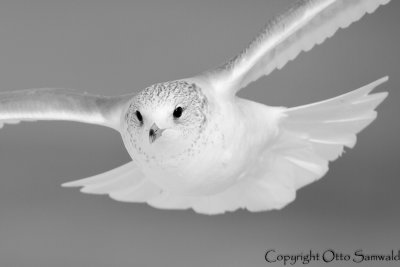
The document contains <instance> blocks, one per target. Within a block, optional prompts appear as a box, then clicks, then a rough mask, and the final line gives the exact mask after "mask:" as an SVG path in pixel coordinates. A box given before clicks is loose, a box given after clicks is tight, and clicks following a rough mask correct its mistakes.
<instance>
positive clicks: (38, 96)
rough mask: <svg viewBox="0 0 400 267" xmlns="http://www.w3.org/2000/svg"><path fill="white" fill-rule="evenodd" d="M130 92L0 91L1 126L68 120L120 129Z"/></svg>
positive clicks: (47, 89) (67, 90) (48, 89)
mask: <svg viewBox="0 0 400 267" xmlns="http://www.w3.org/2000/svg"><path fill="white" fill-rule="evenodd" d="M129 98H130V97H129V96H118V97H106V96H98V95H90V94H87V93H79V92H76V91H74V90H70V89H50V88H43V89H28V90H20V91H15V92H5V93H0V128H1V127H2V126H3V124H4V123H18V122H20V121H35V120H65V121H77V122H84V123H91V124H98V125H103V126H107V127H111V128H113V129H116V130H117V131H119V124H120V118H121V112H122V108H123V107H124V103H125V102H126V101H127V100H129Z"/></svg>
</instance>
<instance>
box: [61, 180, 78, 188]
mask: <svg viewBox="0 0 400 267" xmlns="http://www.w3.org/2000/svg"><path fill="white" fill-rule="evenodd" d="M78 186H80V185H78V184H77V183H76V182H75V181H72V182H66V183H63V184H61V187H78Z"/></svg>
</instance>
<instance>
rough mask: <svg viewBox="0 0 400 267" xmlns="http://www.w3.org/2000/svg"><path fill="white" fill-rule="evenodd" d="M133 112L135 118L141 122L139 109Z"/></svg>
mask: <svg viewBox="0 0 400 267" xmlns="http://www.w3.org/2000/svg"><path fill="white" fill-rule="evenodd" d="M135 114H136V118H137V119H138V120H139V121H140V122H143V117H142V114H141V113H140V111H139V110H136V112H135Z"/></svg>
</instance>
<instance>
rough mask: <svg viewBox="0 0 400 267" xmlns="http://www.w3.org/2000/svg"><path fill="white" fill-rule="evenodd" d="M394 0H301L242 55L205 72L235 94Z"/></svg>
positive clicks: (217, 86)
mask: <svg viewBox="0 0 400 267" xmlns="http://www.w3.org/2000/svg"><path fill="white" fill-rule="evenodd" d="M389 1H390V0H300V1H297V2H296V4H295V5H293V6H292V7H291V8H290V9H289V10H288V11H286V12H285V13H283V14H282V15H280V16H277V17H275V18H274V19H272V20H270V21H269V22H268V23H267V25H266V26H265V27H264V29H263V30H262V31H261V33H260V34H259V35H258V36H257V37H256V38H255V39H254V40H253V41H252V42H251V43H250V45H249V46H248V47H247V48H246V49H244V50H243V51H242V52H241V53H240V54H239V55H237V56H236V57H234V58H232V59H231V60H229V61H228V62H227V63H225V64H224V65H222V66H221V67H219V68H217V69H214V70H211V71H207V72H206V73H204V74H203V75H202V77H204V78H205V79H207V80H209V82H210V83H211V84H212V85H213V87H214V89H215V90H216V91H218V92H220V93H222V94H228V95H232V94H235V93H236V92H237V91H239V90H240V89H241V88H244V87H246V86H247V85H248V84H249V83H251V82H253V81H255V80H257V79H258V78H260V77H261V76H263V75H268V74H269V73H271V72H272V71H273V70H274V69H281V68H282V67H283V66H284V65H285V64H286V63H287V62H288V61H290V60H293V59H294V58H296V57H297V55H298V54H299V53H300V52H301V51H308V50H310V49H311V48H313V47H314V45H316V44H321V43H322V42H323V41H324V40H326V39H327V38H329V37H331V36H332V35H333V34H334V33H335V32H336V31H337V30H338V29H339V28H346V27H348V26H349V25H350V24H351V23H352V22H355V21H357V20H359V19H360V18H361V17H362V16H363V15H365V14H366V13H372V12H374V11H375V10H376V9H377V8H378V7H379V6H380V5H384V4H387V3H388V2H389Z"/></svg>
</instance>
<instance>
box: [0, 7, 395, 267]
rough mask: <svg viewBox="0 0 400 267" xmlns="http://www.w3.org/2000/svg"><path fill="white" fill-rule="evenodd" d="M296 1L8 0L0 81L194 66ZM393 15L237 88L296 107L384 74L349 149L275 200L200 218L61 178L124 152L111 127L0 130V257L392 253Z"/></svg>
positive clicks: (243, 262) (131, 86)
mask: <svg viewBox="0 0 400 267" xmlns="http://www.w3.org/2000/svg"><path fill="white" fill-rule="evenodd" d="M290 2H292V1H289V0H285V1H282V0H274V1H262V0H254V1H239V0H235V1H233V0H202V1H183V0H182V1H178V0H146V1H136V2H134V1H94V0H91V1H60V0H59V1H54V0H53V1H50V0H49V1H28V0H26V1H11V0H10V1H1V2H0V90H1V91H9V90H17V89H25V88H32V87H51V86H55V87H70V88H76V89H81V90H86V91H88V92H90V93H96V94H107V95H117V94H122V93H128V92H132V91H138V90H140V89H142V88H144V87H146V86H148V85H150V84H152V83H155V82H161V81H167V80H172V79H177V78H183V77H188V76H191V75H193V74H196V73H198V72H200V71H203V70H206V69H208V68H210V67H212V66H215V65H218V64H220V63H222V62H224V61H225V60H226V59H228V58H229V57H231V56H233V55H235V54H236V53H237V52H238V51H240V50H241V49H242V48H243V47H244V46H245V45H247V43H248V42H249V41H250V39H252V38H253V37H254V35H255V34H256V33H257V32H258V30H259V29H261V27H262V25H264V24H265V22H266V20H267V19H268V18H271V17H272V16H273V15H275V14H277V13H280V12H282V11H283V10H284V9H285V8H286V7H288V6H289V5H290ZM399 12H400V2H399V1H392V3H390V4H389V5H388V6H385V7H381V8H380V9H379V10H378V11H377V12H376V13H374V14H373V15H368V16H366V17H364V18H363V19H362V20H361V21H359V22H357V23H355V24H353V25H351V27H350V28H348V29H346V30H340V31H339V32H338V33H336V35H335V36H334V38H333V39H330V40H328V41H327V42H325V43H324V44H323V45H322V46H318V47H316V48H314V49H313V50H312V51H311V52H308V53H303V54H301V55H300V56H299V57H298V58H297V59H296V60H295V61H294V62H291V63H289V64H288V65H287V66H286V67H285V68H284V69H283V70H281V71H275V72H273V73H272V75H270V76H269V77H267V78H263V79H260V80H259V81H257V82H256V83H253V84H251V85H250V86H249V88H247V89H246V90H244V91H242V92H241V93H240V95H241V96H244V97H247V98H249V99H253V100H257V101H259V102H262V103H265V104H268V105H283V106H296V105H302V104H307V103H310V102H314V101H319V100H323V99H326V98H329V97H333V96H336V95H338V94H342V93H345V92H347V91H349V90H352V89H355V88H358V87H360V86H362V85H364V84H367V83H369V82H372V81H373V80H375V79H377V78H380V77H382V76H384V75H389V76H390V80H389V82H388V83H386V84H385V85H384V87H383V88H382V87H381V88H380V89H379V90H388V91H389V97H388V99H387V100H386V101H385V102H384V103H383V104H382V105H381V106H380V107H379V108H378V111H379V115H378V119H377V120H376V121H375V122H374V123H373V124H372V125H371V126H369V127H368V128H367V129H366V130H365V131H364V132H362V133H361V134H360V135H359V139H358V143H357V146H356V148H355V149H354V150H348V151H347V153H345V155H344V156H343V157H342V158H340V159H339V160H337V161H336V162H334V163H332V164H331V165H330V166H331V168H330V171H329V173H328V174H327V175H326V176H325V177H324V179H322V180H320V181H319V182H317V183H314V184H312V185H310V186H308V187H306V188H304V189H301V190H300V191H299V192H298V197H297V200H296V201H295V202H293V203H292V204H290V205H289V206H288V207H286V208H285V209H283V210H281V211H272V212H265V213H258V214H252V213H249V212H245V211H239V212H235V213H230V214H226V215H222V216H213V217H209V216H204V215H198V214H195V213H194V212H192V211H163V210H156V209H153V208H151V207H148V206H146V205H144V204H127V203H119V202H115V201H112V200H110V199H109V198H108V197H104V196H93V195H84V194H81V193H79V191H78V190H76V189H63V188H61V187H60V184H61V183H63V182H66V181H69V180H74V179H79V178H84V177H87V176H91V175H94V174H97V173H101V172H103V171H106V170H109V169H111V168H114V167H117V166H119V165H121V164H123V163H125V162H127V161H128V160H129V156H128V154H127V152H126V151H125V149H124V147H123V145H122V142H121V139H120V136H119V134H118V133H117V132H115V131H113V130H110V129H107V128H102V127H99V126H93V125H84V124H79V123H72V122H53V123H49V122H37V123H22V124H20V125H18V126H6V127H5V128H3V129H1V130H0V170H1V172H0V266H7V267H8V266H18V267H21V266H30V267H32V266H41V267H44V266H267V264H266V263H265V262H264V259H263V257H264V252H265V250H267V249H271V248H275V249H277V250H278V251H279V252H282V253H300V252H302V251H304V252H305V251H308V250H309V249H314V250H316V251H323V250H325V249H328V248H333V249H336V250H337V251H342V252H344V253H353V251H354V250H356V249H359V248H362V249H364V250H365V251H366V252H373V253H378V252H388V251H390V250H391V249H395V250H398V249H400V243H399V241H400V233H399V223H400V214H399V207H398V204H399V201H400V197H399V193H398V191H399V186H400V177H399V171H400V164H399V159H398V154H399V151H400V145H399V144H400V142H399V139H398V138H399V134H400V129H399V128H400V121H399V117H398V115H399V114H400V105H399V101H400V97H399V87H400V73H399V68H400V60H399V59H400V57H399V48H398V47H399V44H398V43H399V36H400V34H399V33H400V31H399V26H400V24H399V22H400V17H399V15H398V14H399ZM340 264H341V265H345V263H343V262H341V263H340ZM319 265H320V264H318V265H315V266H319ZM325 265H327V266H330V265H331V264H325ZM376 265H377V263H369V264H359V266H376ZM393 265H394V264H393ZM270 266H282V265H279V264H276V265H275V264H273V265H270ZM298 266H300V265H298ZM385 266H390V264H386V265H385Z"/></svg>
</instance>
